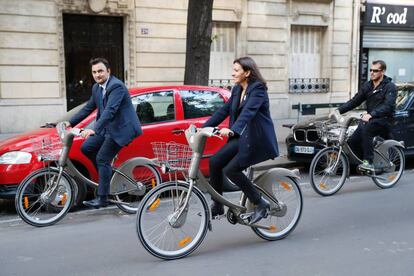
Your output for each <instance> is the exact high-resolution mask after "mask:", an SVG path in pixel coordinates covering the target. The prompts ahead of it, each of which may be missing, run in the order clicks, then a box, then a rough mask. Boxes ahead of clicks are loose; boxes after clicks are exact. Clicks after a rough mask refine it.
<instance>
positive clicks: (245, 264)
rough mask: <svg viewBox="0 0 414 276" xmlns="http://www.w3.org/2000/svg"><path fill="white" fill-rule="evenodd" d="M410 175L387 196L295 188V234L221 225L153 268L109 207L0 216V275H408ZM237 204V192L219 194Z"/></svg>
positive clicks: (412, 223) (413, 255)
mask: <svg viewBox="0 0 414 276" xmlns="http://www.w3.org/2000/svg"><path fill="white" fill-rule="evenodd" d="M413 177H414V171H413V170H411V169H410V170H407V171H405V173H404V175H403V177H402V179H401V181H400V182H399V183H398V185H397V186H395V187H394V188H392V189H387V190H381V189H379V188H378V187H376V186H375V184H374V183H373V182H372V181H371V180H370V179H369V178H366V177H359V176H354V177H352V178H351V179H350V180H349V181H348V182H347V183H345V185H344V187H343V188H342V190H341V191H340V192H339V193H337V194H336V195H334V196H332V197H321V196H319V195H317V194H316V193H315V192H314V191H313V190H312V189H311V187H310V185H309V184H308V180H307V178H306V177H305V178H303V179H302V180H301V183H302V184H301V187H302V190H303V193H304V210H303V214H302V218H301V221H300V222H299V225H298V227H297V228H296V229H295V231H294V232H293V233H292V234H291V235H290V236H288V237H287V238H285V239H284V240H281V241H276V242H267V241H264V240H261V239H260V238H259V237H257V236H256V235H255V234H254V233H253V232H252V231H251V230H250V229H249V228H247V227H244V226H240V225H231V224H229V223H228V222H227V221H226V220H225V219H222V220H220V221H214V222H213V231H212V232H209V233H208V234H207V236H206V238H205V240H204V242H203V243H202V245H201V246H200V247H199V248H198V249H197V250H196V251H195V252H193V253H192V254H191V255H190V256H188V257H186V258H184V259H181V260H176V261H162V260H158V259H157V258H155V257H153V256H152V255H149V254H148V253H147V252H146V251H145V250H144V248H143V247H142V245H141V244H140V243H139V241H138V238H137V235H136V231H135V216H133V215H125V214H123V213H122V212H121V211H119V210H118V209H116V208H115V207H110V208H107V209H104V210H97V211H95V210H83V211H78V212H74V213H70V214H69V215H68V216H67V217H65V218H64V219H63V220H62V221H61V222H59V223H58V224H57V225H55V226H52V227H47V228H34V227H32V226H29V225H26V224H25V223H23V222H22V221H21V220H19V219H16V218H15V217H13V215H12V214H9V215H10V216H11V217H8V218H7V219H4V218H5V217H6V216H1V218H0V275H414V235H413V230H414V216H413V214H414V201H413V199H412V198H413V197H414V185H413V183H412V179H413ZM228 196H229V197H237V193H232V194H228Z"/></svg>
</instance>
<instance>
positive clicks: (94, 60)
mask: <svg viewBox="0 0 414 276" xmlns="http://www.w3.org/2000/svg"><path fill="white" fill-rule="evenodd" d="M98 63H103V65H105V67H106V69H111V66H110V65H109V62H108V60H107V59H106V58H102V57H97V58H91V60H90V61H89V65H90V66H91V67H92V66H93V65H96V64H98Z"/></svg>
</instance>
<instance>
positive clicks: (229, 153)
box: [210, 138, 261, 204]
mask: <svg viewBox="0 0 414 276" xmlns="http://www.w3.org/2000/svg"><path fill="white" fill-rule="evenodd" d="M238 144H239V143H238V139H237V138H231V139H230V140H229V141H228V142H227V144H225V145H224V146H223V147H222V148H221V149H220V150H219V151H218V152H217V153H216V154H214V155H213V156H212V157H211V158H210V183H211V185H212V186H213V187H214V189H215V190H216V191H217V192H218V193H219V194H223V175H225V176H227V177H228V178H229V179H230V180H231V181H232V182H233V183H234V184H236V185H237V186H239V187H240V189H241V190H242V191H243V193H244V194H245V195H246V196H247V198H248V199H249V200H250V201H251V202H252V203H253V204H258V203H259V202H260V197H261V196H260V193H259V191H258V190H257V189H256V188H255V187H254V186H253V183H252V182H251V181H250V180H249V178H247V176H246V175H245V174H244V173H243V170H244V169H246V167H241V166H240V165H239V154H238V152H239V145H238Z"/></svg>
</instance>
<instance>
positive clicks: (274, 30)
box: [0, 0, 361, 133]
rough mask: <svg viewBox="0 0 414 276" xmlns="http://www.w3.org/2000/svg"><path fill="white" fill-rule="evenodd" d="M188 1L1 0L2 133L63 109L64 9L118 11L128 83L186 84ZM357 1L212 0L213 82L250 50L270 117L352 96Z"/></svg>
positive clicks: (67, 66) (67, 68) (68, 13)
mask: <svg viewBox="0 0 414 276" xmlns="http://www.w3.org/2000/svg"><path fill="white" fill-rule="evenodd" d="M187 5H188V0H173V1H165V0H21V1H15V0H0V116H1V120H0V133H13V132H21V131H24V130H28V129H31V128H35V127H37V126H39V125H41V124H44V123H45V122H50V121H54V120H56V119H57V118H59V116H61V115H63V114H64V113H65V112H66V111H67V108H68V106H69V103H70V101H69V99H68V97H69V96H68V89H69V88H70V87H72V82H71V81H72V80H70V79H68V72H71V71H73V70H75V69H76V68H71V66H72V65H71V64H72V63H73V62H72V61H73V60H68V55H67V53H68V51H70V49H72V48H71V47H72V46H71V45H68V44H67V41H69V40H67V37H66V33H65V32H66V31H67V30H64V29H65V28H66V26H71V25H70V24H68V23H67V22H65V20H67V18H72V19H71V20H73V22H74V24H78V23H79V22H76V18H75V19H73V16H75V15H82V16H84V17H81V18H87V17H88V16H89V17H91V18H92V17H93V18H96V17H97V16H101V17H102V18H104V17H108V18H109V17H111V18H112V17H113V18H115V17H118V18H120V20H121V21H120V22H121V32H122V34H121V36H120V37H121V43H120V44H119V46H118V50H119V51H117V53H115V54H118V55H119V54H120V53H121V58H119V59H122V60H119V61H118V63H119V64H120V65H119V66H120V69H119V70H118V72H120V73H119V74H121V75H122V78H123V79H124V81H125V83H126V84H127V86H129V87H132V86H146V85H163V84H182V82H183V78H184V64H185V50H186V49H185V47H186V46H185V45H186V21H187ZM360 5H361V4H360V0H214V10H213V21H214V27H213V36H212V41H213V45H212V57H211V70H210V71H211V72H210V78H211V79H212V83H213V84H214V83H215V81H218V82H219V83H220V82H223V81H227V80H228V79H230V78H231V77H230V75H231V61H232V59H233V58H235V57H239V56H245V55H249V56H251V57H253V58H254V59H255V60H256V62H257V63H258V65H259V67H260V68H261V70H262V73H263V75H264V77H265V79H266V80H267V81H268V87H269V96H270V99H271V111H272V116H273V117H274V118H275V119H283V118H295V117H296V115H297V111H295V110H292V105H293V104H297V103H299V102H300V103H306V104H309V103H333V102H343V101H345V100H347V99H349V97H350V96H351V94H353V93H354V92H355V91H356V89H357V88H356V83H357V76H358V56H359V52H358V51H359V50H358V48H359V22H360V12H359V11H360ZM98 19H99V18H98ZM79 24H80V23H79ZM98 27H99V26H98ZM107 29H108V28H107V27H103V30H104V31H105V30H107ZM111 31H112V30H111ZM98 32H99V33H101V32H100V31H98ZM114 32H115V33H114V34H117V32H118V34H119V31H114ZM87 33H88V29H87V28H85V29H84V30H81V32H78V34H79V35H82V34H87ZM103 35H104V34H103ZM92 43H93V41H92ZM115 46H116V45H115ZM76 58H77V56H76V55H75V56H74V57H72V58H71V59H76ZM86 66H87V65H86ZM82 82H83V81H82V79H80V80H75V84H76V85H78V86H79V83H80V84H82ZM325 112H326V110H325Z"/></svg>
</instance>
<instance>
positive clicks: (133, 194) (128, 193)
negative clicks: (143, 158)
mask: <svg viewBox="0 0 414 276" xmlns="http://www.w3.org/2000/svg"><path fill="white" fill-rule="evenodd" d="M121 173H124V172H122V171H121ZM121 173H118V172H116V171H115V174H117V175H118V177H117V184H116V186H118V187H117V188H115V190H118V191H122V190H124V189H123V187H120V186H123V185H126V184H127V185H126V186H129V187H131V188H130V189H126V190H125V191H124V192H121V193H117V194H115V195H114V197H115V200H116V201H117V202H118V203H116V206H118V208H119V209H121V210H122V211H124V212H125V213H128V214H135V213H136V212H137V209H138V205H139V203H140V202H141V200H142V198H143V197H144V195H145V194H142V192H140V191H139V190H138V189H136V187H135V186H134V185H132V184H129V183H128V182H130V181H131V180H134V181H135V183H137V184H142V185H144V186H145V191H144V193H146V192H148V191H149V190H152V189H153V188H155V187H157V186H159V185H160V184H161V176H160V174H159V173H158V171H157V169H156V168H155V167H154V166H152V165H138V166H135V167H134V168H133V171H132V175H130V176H129V177H130V178H127V177H125V176H123V175H122V174H121ZM135 183H134V184H135ZM121 202H122V203H121Z"/></svg>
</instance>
